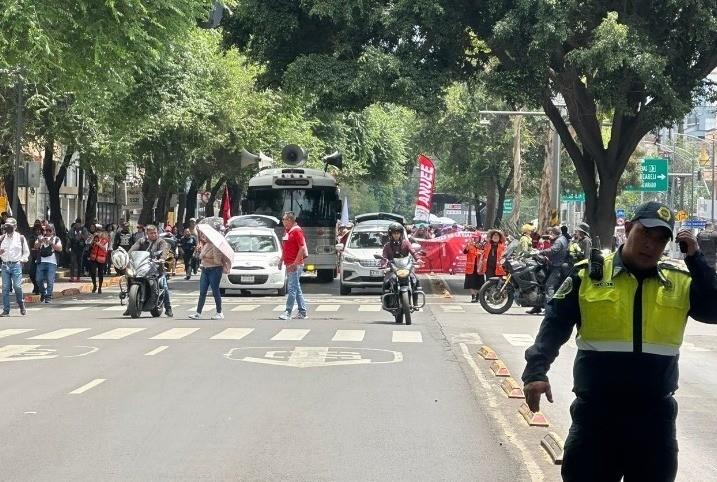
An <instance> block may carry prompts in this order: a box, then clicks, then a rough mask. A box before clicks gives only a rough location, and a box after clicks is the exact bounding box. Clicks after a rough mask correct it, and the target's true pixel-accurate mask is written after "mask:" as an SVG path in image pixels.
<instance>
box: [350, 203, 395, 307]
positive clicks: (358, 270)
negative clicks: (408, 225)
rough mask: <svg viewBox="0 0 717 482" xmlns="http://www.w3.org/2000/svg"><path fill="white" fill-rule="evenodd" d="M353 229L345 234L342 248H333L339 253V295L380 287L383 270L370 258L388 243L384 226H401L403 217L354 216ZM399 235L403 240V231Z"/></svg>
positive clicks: (379, 214)
mask: <svg viewBox="0 0 717 482" xmlns="http://www.w3.org/2000/svg"><path fill="white" fill-rule="evenodd" d="M355 221H356V222H355V224H354V227H353V229H351V232H350V233H349V235H348V238H347V239H348V240H347V242H346V246H344V245H342V244H339V245H337V246H336V249H337V251H338V252H339V253H340V255H339V256H340V257H339V270H340V271H341V278H340V288H339V290H340V293H341V294H342V295H348V294H351V290H352V289H353V288H379V289H380V288H381V287H382V285H383V275H384V273H383V270H382V269H381V261H380V260H377V259H375V258H374V255H375V254H381V253H382V252H383V246H384V245H385V244H386V243H387V242H388V227H389V226H390V225H391V223H399V224H401V225H402V226H403V225H404V224H405V219H404V218H403V216H400V215H398V214H391V213H371V214H362V215H360V216H356V220H355ZM403 236H404V237H406V232H405V230H404V233H403Z"/></svg>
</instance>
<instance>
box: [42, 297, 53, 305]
mask: <svg viewBox="0 0 717 482" xmlns="http://www.w3.org/2000/svg"><path fill="white" fill-rule="evenodd" d="M43 303H45V304H46V305H49V304H50V303H52V300H51V299H50V298H45V301H43Z"/></svg>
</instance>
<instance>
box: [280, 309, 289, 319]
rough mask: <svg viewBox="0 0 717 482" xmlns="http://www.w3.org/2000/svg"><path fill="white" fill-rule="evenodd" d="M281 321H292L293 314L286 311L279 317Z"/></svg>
mask: <svg viewBox="0 0 717 482" xmlns="http://www.w3.org/2000/svg"><path fill="white" fill-rule="evenodd" d="M279 319H280V320H289V319H291V313H288V312H286V311H285V312H283V313H282V314H280V315H279Z"/></svg>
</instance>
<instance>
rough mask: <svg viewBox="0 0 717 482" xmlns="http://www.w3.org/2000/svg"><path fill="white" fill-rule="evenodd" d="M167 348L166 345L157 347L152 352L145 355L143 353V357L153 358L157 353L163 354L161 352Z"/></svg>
mask: <svg viewBox="0 0 717 482" xmlns="http://www.w3.org/2000/svg"><path fill="white" fill-rule="evenodd" d="M167 348H169V347H168V346H166V345H165V346H158V347H157V348H155V349H154V350H152V351H148V352H147V353H145V354H144V356H154V355H156V354H157V353H161V352H163V351H164V350H166V349H167Z"/></svg>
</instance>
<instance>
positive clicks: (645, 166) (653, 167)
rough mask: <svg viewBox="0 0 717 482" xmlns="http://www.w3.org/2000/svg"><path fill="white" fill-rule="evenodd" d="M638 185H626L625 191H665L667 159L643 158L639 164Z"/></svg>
mask: <svg viewBox="0 0 717 482" xmlns="http://www.w3.org/2000/svg"><path fill="white" fill-rule="evenodd" d="M640 179H641V181H642V185H640V186H626V187H625V190H626V191H637V192H665V191H667V186H668V180H669V177H668V162H667V159H661V158H655V157H653V158H645V159H643V160H642V165H641V166H640Z"/></svg>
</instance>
